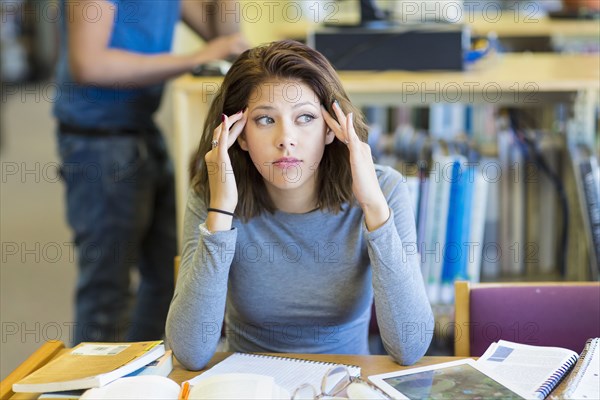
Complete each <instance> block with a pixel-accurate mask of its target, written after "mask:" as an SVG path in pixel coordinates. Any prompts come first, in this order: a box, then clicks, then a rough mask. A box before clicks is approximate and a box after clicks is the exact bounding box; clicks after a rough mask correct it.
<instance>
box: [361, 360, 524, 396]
mask: <svg viewBox="0 0 600 400" xmlns="http://www.w3.org/2000/svg"><path fill="white" fill-rule="evenodd" d="M369 380H370V381H371V382H372V383H373V384H374V385H375V386H377V387H379V388H380V389H381V390H383V391H384V392H385V393H386V394H388V395H389V396H391V397H392V398H393V399H410V400H413V399H503V400H504V399H524V398H525V399H526V398H531V397H532V396H531V394H526V393H522V392H521V393H519V391H518V390H516V389H510V388H509V387H507V386H506V385H505V384H502V383H499V382H498V381H497V380H495V379H493V378H491V377H490V376H489V375H488V374H487V373H485V372H484V371H483V370H482V369H481V367H480V366H478V365H477V364H476V363H475V361H474V360H472V359H464V360H458V361H452V362H447V363H442V364H435V365H429V366H426V367H420V368H411V369H405V370H402V371H396V372H390V373H386V374H380V375H372V376H369Z"/></svg>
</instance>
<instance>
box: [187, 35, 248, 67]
mask: <svg viewBox="0 0 600 400" xmlns="http://www.w3.org/2000/svg"><path fill="white" fill-rule="evenodd" d="M248 48H250V44H249V43H248V41H247V40H246V38H245V37H244V36H243V35H242V34H241V33H232V34H230V35H223V36H219V37H217V38H216V39H212V40H210V41H208V42H206V45H205V46H204V48H202V50H200V51H199V52H197V53H196V54H195V56H194V57H195V64H204V63H206V62H209V61H213V60H225V59H227V58H228V57H231V56H232V55H235V56H238V55H240V54H242V53H243V52H244V51H246V50H247V49H248Z"/></svg>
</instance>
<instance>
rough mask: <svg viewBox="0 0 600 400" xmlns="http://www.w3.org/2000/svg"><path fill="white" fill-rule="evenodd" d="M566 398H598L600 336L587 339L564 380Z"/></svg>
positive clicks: (599, 383) (599, 392)
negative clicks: (571, 369)
mask: <svg viewBox="0 0 600 400" xmlns="http://www.w3.org/2000/svg"><path fill="white" fill-rule="evenodd" d="M563 397H564V398H566V399H600V338H594V339H589V340H588V341H587V342H586V343H585V347H584V349H583V352H582V353H581V355H580V356H579V360H578V361H577V364H575V368H573V371H572V372H571V374H569V377H568V378H567V379H566V380H565V382H564V394H563Z"/></svg>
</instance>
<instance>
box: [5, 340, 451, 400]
mask: <svg viewBox="0 0 600 400" xmlns="http://www.w3.org/2000/svg"><path fill="white" fill-rule="evenodd" d="M65 351H67V349H65V348H64V345H63V344H62V343H61V342H49V343H47V344H44V345H43V346H41V347H40V348H39V349H38V350H37V351H36V352H35V353H34V354H32V355H31V356H30V357H29V358H28V359H27V360H25V361H24V362H23V363H22V364H21V366H19V367H18V368H17V369H15V371H14V372H13V373H12V374H10V375H9V376H8V377H7V378H6V379H5V380H3V381H2V387H1V388H0V389H1V391H0V399H1V400H5V399H23V400H24V399H37V398H38V396H39V394H35V393H12V391H10V390H9V389H10V387H11V386H12V383H14V382H16V381H18V380H20V379H21V378H23V377H24V376H26V375H28V374H30V373H31V372H33V371H35V370H36V369H38V368H40V367H41V366H43V365H45V364H46V363H48V362H49V361H50V360H51V359H53V358H54V357H56V356H58V355H60V354H62V353H63V352H65ZM230 354H231V353H216V354H215V355H214V357H213V358H212V359H211V360H210V362H209V363H208V365H207V367H206V369H208V368H210V367H212V366H213V365H215V364H216V363H218V362H220V361H222V360H224V359H225V358H226V357H228V356H229V355H230ZM272 355H276V356H283V357H292V358H302V359H306V360H314V361H324V362H333V363H340V364H351V365H357V366H359V367H361V369H362V371H361V372H362V376H363V377H364V378H366V377H368V376H369V375H374V374H381V373H384V372H392V371H397V370H401V369H406V368H415V367H422V366H425V365H431V364H438V363H442V362H448V361H453V360H459V359H461V358H462V357H423V358H422V359H421V360H420V361H419V362H418V363H416V364H414V365H413V366H411V367H402V366H400V365H399V364H397V363H395V362H394V361H393V360H392V359H391V358H390V357H389V356H357V355H335V354H272ZM203 371H204V370H203ZM201 372H202V371H188V370H186V369H184V368H183V367H182V366H181V365H180V364H179V363H178V362H177V360H174V368H173V371H172V372H171V374H170V375H169V378H171V379H173V380H174V381H175V382H177V383H181V382H183V381H185V380H188V379H191V378H193V377H195V376H197V375H198V374H200V373H201Z"/></svg>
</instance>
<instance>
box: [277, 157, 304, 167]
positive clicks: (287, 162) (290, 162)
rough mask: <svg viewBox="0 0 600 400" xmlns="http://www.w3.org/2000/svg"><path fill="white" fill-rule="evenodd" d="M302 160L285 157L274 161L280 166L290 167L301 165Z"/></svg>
mask: <svg viewBox="0 0 600 400" xmlns="http://www.w3.org/2000/svg"><path fill="white" fill-rule="evenodd" d="M301 162H302V160H298V159H297V158H291V157H283V158H280V159H279V160H276V161H274V162H273V165H274V166H276V167H279V168H289V167H296V166H298V165H300V163H301Z"/></svg>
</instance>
